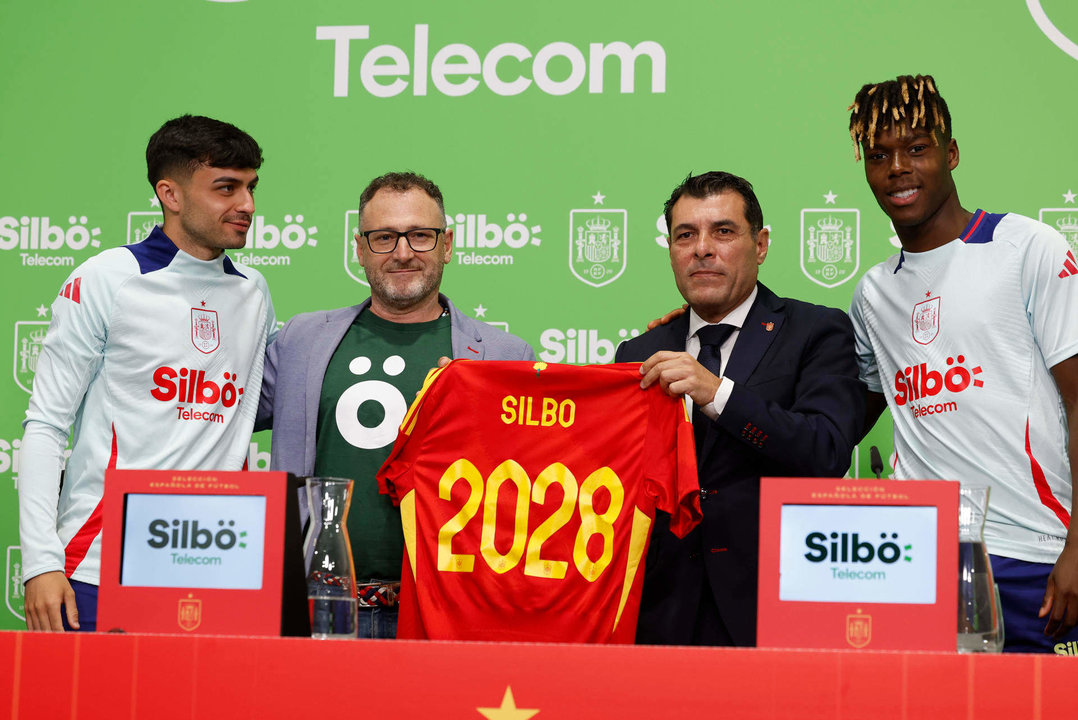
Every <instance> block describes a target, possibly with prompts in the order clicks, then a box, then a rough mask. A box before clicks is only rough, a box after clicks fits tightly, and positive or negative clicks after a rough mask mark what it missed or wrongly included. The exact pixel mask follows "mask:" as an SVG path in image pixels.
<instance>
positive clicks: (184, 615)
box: [176, 594, 202, 632]
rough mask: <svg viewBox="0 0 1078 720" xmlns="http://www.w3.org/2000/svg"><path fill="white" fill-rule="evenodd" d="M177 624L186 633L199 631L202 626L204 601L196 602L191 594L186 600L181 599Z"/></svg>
mask: <svg viewBox="0 0 1078 720" xmlns="http://www.w3.org/2000/svg"><path fill="white" fill-rule="evenodd" d="M176 624H178V625H179V626H180V630H183V631H185V632H193V631H194V630H197V629H198V626H199V625H201V624H202V601H201V600H195V599H194V598H192V597H191V595H190V594H188V596H187V597H186V598H180V600H179V606H178V607H177V608H176Z"/></svg>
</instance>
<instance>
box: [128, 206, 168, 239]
mask: <svg viewBox="0 0 1078 720" xmlns="http://www.w3.org/2000/svg"><path fill="white" fill-rule="evenodd" d="M162 222H164V220H163V218H162V217H161V213H159V212H142V211H137V212H129V213H127V240H126V244H128V245H134V244H135V243H140V242H142V241H143V240H145V239H146V238H148V237H150V233H152V232H153V229H154V227H155V226H157V225H160V224H161V223H162Z"/></svg>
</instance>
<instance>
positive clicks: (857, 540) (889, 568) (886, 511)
mask: <svg viewBox="0 0 1078 720" xmlns="http://www.w3.org/2000/svg"><path fill="white" fill-rule="evenodd" d="M779 553H780V555H779V572H780V578H779V599H780V600H797V601H806V602H858V603H870V602H879V603H909V604H917V603H923V604H931V603H934V602H935V601H936V508H934V507H920V506H917V507H908V506H864V505H783V507H782V530H781V545H780V550H779Z"/></svg>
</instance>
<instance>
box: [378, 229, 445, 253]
mask: <svg viewBox="0 0 1078 720" xmlns="http://www.w3.org/2000/svg"><path fill="white" fill-rule="evenodd" d="M443 232H445V230H443V229H441V228H416V229H415V230H408V231H407V232H397V231H396V230H367V231H364V232H360V233H359V234H360V235H362V236H363V237H364V238H365V239H366V240H367V247H369V248H370V249H371V252H372V253H377V254H379V255H385V254H387V253H391V252H393V251H394V250H396V249H397V243H399V242H400V239H401V238H405V239H406V240H407V241H408V247H410V248H412V251H413V252H430V251H431V250H433V249H434V246H435V245H437V244H438V236H439V235H441V234H442V233H443Z"/></svg>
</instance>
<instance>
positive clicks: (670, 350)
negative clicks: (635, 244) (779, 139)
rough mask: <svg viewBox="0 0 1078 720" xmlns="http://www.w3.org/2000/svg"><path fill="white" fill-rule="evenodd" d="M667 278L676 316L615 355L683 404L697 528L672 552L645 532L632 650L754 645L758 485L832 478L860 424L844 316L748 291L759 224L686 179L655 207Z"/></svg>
mask: <svg viewBox="0 0 1078 720" xmlns="http://www.w3.org/2000/svg"><path fill="white" fill-rule="evenodd" d="M665 213H666V223H667V227H669V228H670V267H671V269H672V270H673V272H674V281H675V282H676V283H677V286H678V290H679V291H680V292H681V295H682V296H683V297H684V298H685V300H686V302H688V304H689V312H687V313H685V314H684V315H682V316H680V317H678V318H677V319H675V320H673V321H672V322H670V323H668V324H666V325H661V326H659V327H657V328H655V329H654V330H651V331H649V332H647V333H645V334H643V335H641V336H639V337H636V338H633V339H631V340H628V341H626V342H625V343H623V344H622V345H621V346H620V347H619V348H618V351H617V354H616V356H615V360H616V361H618V362H625V361H643V363H642V364H641V366H640V374H641V375H643V380H642V381H641V385H642V386H643V387H648V386H650V385H652V384H654V383H656V382H657V383H659V384H660V385H661V386H662V388H663V390H665V391H666V392H667V393H669V394H671V395H684V396H685V398H686V405H687V406H688V407H690V408H691V410H692V414H693V424H694V425H695V426H696V428H695V429H696V444H697V468H698V470H699V476H700V500H701V502H700V506H701V509H702V510H703V516H704V517H703V521H702V522H701V523H700V525H699V526H698V527H697V528H696V529H695V530H693V531H692V532H691V533H690V534H689V535H688V536H686V537H685V538H684V539H680V540H679V539H678V538H677V537H675V536H674V535H673V534H672V533H671V532H670V531H669V528H668V526H667V524H666V522H667V520H668V518H665V517H660V518H656V521H657V522H656V525H655V529H654V532H653V533H652V537H651V547H650V549H649V551H648V558H647V565H646V568H647V569H646V574H645V576H644V592H643V598H642V601H641V607H640V621H639V624H638V630H637V641H638V642H641V643H663V644H678V645H743V646H752V645H755V644H756V587H757V577H756V573H757V567H758V564H759V561H758V557H757V555H758V546H759V538H758V535H759V506H760V477H761V476H767V475H775V476H825V477H827V476H830V477H841V476H842V475H844V474H845V473H846V470H847V469H848V468H849V465H850V453H851V452H852V450H853V447H854V445H855V444H856V441H857V439H858V438H859V437H860V435H859V433H860V430H861V427H862V424H863V422H864V412H865V411H864V387H863V386H862V385H861V383H860V381H859V380H858V377H857V364H856V359H855V355H854V345H853V329H852V327H851V325H850V320H849V318H848V317H847V316H846V314H845V313H844V312H842V311H841V310H836V309H834V308H827V307H822V306H819V305H811V304H808V303H804V302H801V301H798V300H791V299H788V298H780V297H778V296H777V295H775V294H774V293H773V292H771V291H770V290H768V289H767V288H766V287H765V286H764V285H763V284H761V283H759V282H757V274H758V270H759V266H760V265H761V264H763V262H764V258H766V257H767V250H768V230H767V229H766V228H764V227H763V212H762V211H761V209H760V203H759V201H758V200H757V199H756V195H755V193H754V192H753V190H752V185H751V183H749V182H748V181H747V180H745V179H744V178H740V177H737V176H736V175H731V174H729V173H725V172H709V173H705V174H703V175H697V176H690V177H689V178H687V179H686V180H685V182H683V183H682V184H681V185H679V186H678V187H677V188H676V189H675V190H674V192H673V194H672V195H671V196H670V199H669V200H667V201H666V207H665Z"/></svg>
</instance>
